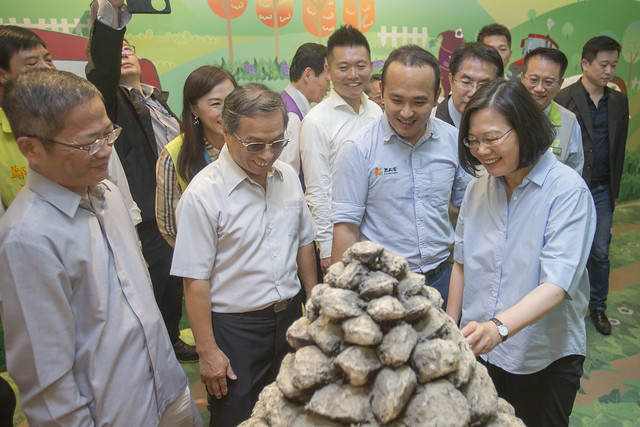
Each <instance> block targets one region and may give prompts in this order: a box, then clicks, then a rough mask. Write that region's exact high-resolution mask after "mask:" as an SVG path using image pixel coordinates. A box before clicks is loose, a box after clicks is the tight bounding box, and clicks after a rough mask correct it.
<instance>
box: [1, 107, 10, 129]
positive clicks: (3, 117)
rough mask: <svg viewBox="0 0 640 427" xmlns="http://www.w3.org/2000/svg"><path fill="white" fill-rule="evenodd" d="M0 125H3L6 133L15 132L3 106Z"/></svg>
mask: <svg viewBox="0 0 640 427" xmlns="http://www.w3.org/2000/svg"><path fill="white" fill-rule="evenodd" d="M0 125H1V126H2V131H3V132H4V133H13V131H12V130H11V125H10V124H9V119H8V118H7V115H6V114H5V113H4V110H3V109H2V108H0Z"/></svg>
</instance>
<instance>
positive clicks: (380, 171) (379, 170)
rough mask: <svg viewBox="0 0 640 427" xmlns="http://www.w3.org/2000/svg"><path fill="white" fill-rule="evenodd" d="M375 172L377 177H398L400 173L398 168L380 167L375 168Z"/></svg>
mask: <svg viewBox="0 0 640 427" xmlns="http://www.w3.org/2000/svg"><path fill="white" fill-rule="evenodd" d="M374 172H375V174H376V176H383V175H396V174H397V173H398V167H397V166H394V167H392V168H385V167H379V168H375V169H374Z"/></svg>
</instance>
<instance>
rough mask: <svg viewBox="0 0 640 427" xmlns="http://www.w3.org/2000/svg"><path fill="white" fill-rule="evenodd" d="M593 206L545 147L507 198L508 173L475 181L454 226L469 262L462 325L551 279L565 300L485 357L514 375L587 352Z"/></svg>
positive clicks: (459, 256)
mask: <svg viewBox="0 0 640 427" xmlns="http://www.w3.org/2000/svg"><path fill="white" fill-rule="evenodd" d="M594 211H595V207H594V204H593V199H592V197H591V193H590V192H589V189H588V188H587V186H586V184H585V182H584V180H583V179H582V178H581V177H580V175H578V174H577V173H576V172H575V171H574V170H573V169H571V168H570V167H569V166H567V165H564V164H562V163H560V162H559V161H557V159H556V158H555V157H554V155H553V154H552V153H551V152H550V151H547V152H545V154H543V155H542V157H541V158H540V159H539V160H538V162H537V163H536V164H535V165H534V167H533V169H531V171H530V172H529V174H527V176H526V177H525V178H524V180H523V181H522V183H521V184H520V185H519V186H518V187H517V188H515V189H514V190H513V193H512V195H511V200H507V192H506V184H505V181H504V178H503V177H493V176H490V175H484V176H481V177H480V178H478V179H475V180H472V181H471V183H470V184H469V186H468V187H467V192H466V194H465V198H464V201H463V202H462V206H461V208H460V215H459V217H458V225H457V227H456V243H455V251H454V258H455V261H456V262H458V263H460V264H463V265H464V293H463V299H462V317H461V320H460V325H461V327H464V326H465V325H466V324H468V323H469V322H471V321H477V322H487V321H488V320H489V319H491V318H492V317H495V316H497V315H499V314H500V313H502V312H503V311H505V310H507V309H508V308H510V307H512V306H513V305H515V304H516V303H517V302H518V301H520V300H521V299H522V298H523V297H524V296H526V295H527V294H528V293H529V292H531V291H532V290H533V289H534V288H536V287H537V286H538V285H540V284H542V283H544V282H548V283H551V284H553V285H556V286H558V287H560V288H561V289H563V290H564V291H565V292H566V295H565V299H564V300H563V301H562V302H561V303H560V304H559V305H558V306H556V307H555V308H553V309H552V310H551V311H550V312H549V313H547V314H546V315H545V316H544V317H542V318H541V319H540V320H538V321H537V322H535V323H533V324H531V325H529V326H527V327H526V328H524V329H522V330H521V331H520V332H518V333H517V334H515V335H514V336H513V337H509V339H508V340H506V341H505V342H503V343H501V344H499V345H498V346H496V347H495V348H494V349H493V350H492V351H491V352H489V353H488V354H486V355H483V356H481V357H482V358H483V359H485V360H487V361H488V362H489V363H491V364H493V365H496V366H499V367H500V368H502V369H504V370H506V371H508V372H510V373H513V374H530V373H534V372H538V371H540V370H541V369H544V368H545V367H547V366H548V365H549V364H550V363H552V362H553V361H555V360H558V359H560V358H561V357H564V356H568V355H576V354H577V355H584V354H585V353H586V331H585V323H584V315H585V313H586V309H587V300H588V296H589V276H588V274H587V269H586V263H587V259H588V256H589V252H590V250H591V242H592V240H593V234H594V232H595V223H596V218H595V213H594Z"/></svg>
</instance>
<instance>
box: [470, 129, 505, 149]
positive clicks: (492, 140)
mask: <svg viewBox="0 0 640 427" xmlns="http://www.w3.org/2000/svg"><path fill="white" fill-rule="evenodd" d="M512 130H513V128H511V129H509V130H508V131H506V132H505V133H503V134H502V135H500V136H490V137H487V138H476V137H475V136H465V137H464V138H463V140H462V143H463V144H464V145H465V147H469V148H480V144H481V143H482V144H484V145H486V146H487V147H493V146H496V145H498V142H500V140H501V139H502V138H504V137H505V136H507V134H508V133H509V132H511V131H512Z"/></svg>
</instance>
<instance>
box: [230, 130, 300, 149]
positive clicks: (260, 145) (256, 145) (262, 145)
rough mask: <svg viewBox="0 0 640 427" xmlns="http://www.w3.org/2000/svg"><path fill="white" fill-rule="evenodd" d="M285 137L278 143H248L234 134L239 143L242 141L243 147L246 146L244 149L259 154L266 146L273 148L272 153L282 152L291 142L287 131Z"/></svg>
mask: <svg viewBox="0 0 640 427" xmlns="http://www.w3.org/2000/svg"><path fill="white" fill-rule="evenodd" d="M285 135H286V136H285V137H284V138H283V139H278V140H277V141H273V142H271V143H266V142H246V141H245V140H244V139H242V138H240V137H239V136H238V135H237V134H236V133H235V132H234V133H233V136H235V137H236V138H238V141H240V142H241V143H242V145H244V148H246V149H247V151H248V152H250V153H259V152H261V151H262V150H264V148H265V147H266V146H269V148H271V151H280V150H282V149H283V148H284V147H286V146H287V144H289V140H290V138H289V133H288V132H287V131H285Z"/></svg>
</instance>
